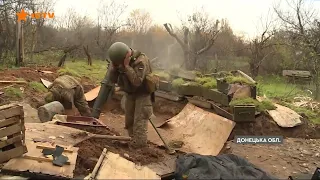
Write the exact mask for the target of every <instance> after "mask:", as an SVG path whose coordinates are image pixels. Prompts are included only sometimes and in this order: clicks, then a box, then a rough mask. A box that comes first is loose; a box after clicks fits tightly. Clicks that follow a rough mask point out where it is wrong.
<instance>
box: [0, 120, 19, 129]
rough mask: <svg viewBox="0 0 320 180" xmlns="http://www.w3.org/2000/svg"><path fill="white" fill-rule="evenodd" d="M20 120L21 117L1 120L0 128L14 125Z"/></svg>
mask: <svg viewBox="0 0 320 180" xmlns="http://www.w3.org/2000/svg"><path fill="white" fill-rule="evenodd" d="M19 122H20V119H19V117H11V118H8V119H2V120H0V128H3V127H7V126H8V125H12V124H15V123H19Z"/></svg>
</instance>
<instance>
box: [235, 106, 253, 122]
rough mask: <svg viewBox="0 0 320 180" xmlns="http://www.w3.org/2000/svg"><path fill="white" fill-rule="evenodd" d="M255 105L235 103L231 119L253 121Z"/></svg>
mask: <svg viewBox="0 0 320 180" xmlns="http://www.w3.org/2000/svg"><path fill="white" fill-rule="evenodd" d="M255 113H256V107H255V106H254V105H236V106H234V107H233V121H235V122H254V121H255Z"/></svg>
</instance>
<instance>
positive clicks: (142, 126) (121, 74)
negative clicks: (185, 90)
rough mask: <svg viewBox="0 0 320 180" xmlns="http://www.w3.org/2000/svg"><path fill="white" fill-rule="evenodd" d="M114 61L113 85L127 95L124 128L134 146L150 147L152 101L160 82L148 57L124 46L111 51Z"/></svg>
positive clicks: (109, 55) (111, 79)
mask: <svg viewBox="0 0 320 180" xmlns="http://www.w3.org/2000/svg"><path fill="white" fill-rule="evenodd" d="M108 58H109V59H110V60H111V62H112V63H111V66H112V68H111V69H110V71H111V73H110V77H109V78H110V81H111V82H112V83H117V84H118V86H119V87H120V89H121V90H122V91H124V92H125V97H126V101H125V105H124V106H125V107H124V108H125V128H126V129H127V130H128V134H129V136H131V137H132V139H133V142H132V146H133V147H134V148H141V147H144V146H146V145H147V133H148V121H149V118H150V117H151V115H152V114H153V107H152V101H153V100H154V91H155V89H156V87H157V86H156V83H157V81H154V79H153V76H152V74H151V67H150V63H149V59H148V57H147V56H146V55H145V54H143V53H141V52H139V51H136V50H133V49H131V48H129V47H128V46H127V45H126V44H124V43H122V42H116V43H114V44H112V45H111V46H110V48H109V50H108Z"/></svg>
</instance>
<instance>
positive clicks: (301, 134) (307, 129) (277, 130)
mask: <svg viewBox="0 0 320 180" xmlns="http://www.w3.org/2000/svg"><path fill="white" fill-rule="evenodd" d="M302 122H303V124H302V125H300V126H296V127H293V128H282V127H280V126H278V125H277V123H276V122H275V121H273V120H272V119H271V118H270V117H269V116H267V115H264V114H261V115H260V116H259V117H257V118H256V121H255V122H254V123H237V124H236V126H235V128H234V129H233V131H232V133H231V135H230V137H229V140H231V139H233V138H234V136H235V135H256V136H268V135H270V136H283V137H293V138H308V139H309V138H313V139H319V138H320V131H319V130H320V127H319V125H314V124H312V123H311V122H310V121H309V120H307V119H306V118H303V119H302Z"/></svg>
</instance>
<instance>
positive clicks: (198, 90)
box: [177, 84, 203, 96]
mask: <svg viewBox="0 0 320 180" xmlns="http://www.w3.org/2000/svg"><path fill="white" fill-rule="evenodd" d="M202 89H203V87H202V86H194V85H187V84H186V85H181V86H179V88H178V89H177V93H178V94H180V95H184V96H202V91H203V90H202Z"/></svg>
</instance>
